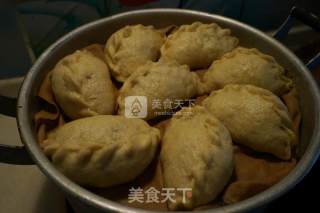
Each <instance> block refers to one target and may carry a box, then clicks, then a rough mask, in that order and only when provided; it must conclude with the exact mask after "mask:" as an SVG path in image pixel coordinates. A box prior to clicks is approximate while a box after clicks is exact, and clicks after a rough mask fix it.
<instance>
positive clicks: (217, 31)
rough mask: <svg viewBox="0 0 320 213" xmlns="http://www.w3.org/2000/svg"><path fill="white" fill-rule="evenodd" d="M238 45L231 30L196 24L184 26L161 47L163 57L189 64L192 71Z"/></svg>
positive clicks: (214, 25) (204, 66)
mask: <svg viewBox="0 0 320 213" xmlns="http://www.w3.org/2000/svg"><path fill="white" fill-rule="evenodd" d="M237 45H238V39H237V38H236V37H233V36H231V35H230V30H229V29H222V28H221V27H219V26H218V25H217V24H215V23H211V24H203V23H200V22H195V23H193V24H191V25H182V26H181V27H180V28H179V29H178V30H177V31H175V32H174V33H172V34H171V35H169V37H168V39H167V40H166V42H165V43H164V45H163V46H162V47H161V55H162V57H167V58H170V59H174V60H176V61H177V62H178V63H180V64H187V65H189V67H190V68H191V69H200V68H206V67H208V66H209V65H210V64H211V63H212V61H213V60H216V59H218V58H219V57H221V56H222V55H223V54H224V53H226V52H229V51H231V50H232V49H233V48H235V47H236V46H237Z"/></svg>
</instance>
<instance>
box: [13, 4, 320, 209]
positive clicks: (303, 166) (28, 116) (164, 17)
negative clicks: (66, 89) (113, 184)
mask: <svg viewBox="0 0 320 213" xmlns="http://www.w3.org/2000/svg"><path fill="white" fill-rule="evenodd" d="M193 21H202V22H216V23H218V24H219V25H221V26H222V27H227V28H230V29H231V30H232V32H233V34H234V35H236V36H237V37H239V39H240V44H241V45H243V46H246V47H256V48H259V49H260V50H261V51H263V52H266V53H268V54H271V55H273V56H274V57H275V58H276V59H277V60H278V61H279V63H280V64H281V65H282V66H284V67H285V68H286V69H287V70H289V71H290V73H291V74H292V75H293V76H294V81H295V83H296V85H297V89H298V91H299V96H300V100H301V101H300V104H301V110H302V117H303V122H302V127H301V128H302V129H301V131H302V134H301V146H300V147H299V151H300V153H301V159H300V161H299V163H298V164H297V166H296V168H295V169H294V170H293V171H291V172H290V174H289V175H288V176H287V177H286V178H284V179H283V180H282V181H281V182H279V183H278V184H276V185H274V186H273V187H271V188H269V189H268V190H266V191H264V192H262V193H260V194H258V195H256V196H253V197H251V198H249V199H247V200H244V201H242V202H239V203H236V204H233V205H228V206H225V207H222V208H216V209H211V210H205V211H204V212H243V211H249V210H253V209H256V208H258V207H261V206H263V205H265V204H267V203H269V202H270V201H272V200H274V199H276V198H277V197H279V196H281V195H282V194H283V193H285V192H287V191H288V190H289V189H290V188H292V187H293V186H294V185H295V184H297V183H298V182H299V181H300V180H301V179H302V178H303V177H304V176H305V175H306V174H307V173H308V171H309V170H310V168H311V167H312V165H313V164H314V162H315V160H316V159H317V157H318V155H319V151H320V128H319V119H320V116H319V100H320V97H319V90H318V87H317V84H316V82H315V81H314V79H313V78H312V76H311V74H310V73H309V70H308V69H307V68H306V67H305V65H304V64H303V63H302V62H301V61H300V60H299V59H298V58H297V57H296V56H295V55H294V54H293V53H292V52H290V51H289V50H288V49H287V48H286V47H284V46H283V45H282V44H280V43H279V42H278V41H276V40H275V39H273V38H271V37H269V36H267V35H266V34H264V33H263V32H261V31H259V30H256V29H254V28H251V27H249V26H247V25H245V24H242V23H240V22H237V21H235V20H231V19H228V18H224V17H221V16H215V15H210V14H206V13H201V12H195V11H188V10H178V9H152V10H141V11H134V12H128V13H123V14H119V15H116V16H111V17H108V18H105V19H101V20H98V21H96V22H93V23H90V24H87V25H84V26H82V27H80V28H78V29H76V30H74V31H72V32H70V33H69V34H67V35H66V36H64V37H62V38H61V39H59V40H58V41H57V42H56V43H54V44H53V45H51V46H50V47H49V48H48V49H47V50H46V51H45V52H44V53H43V54H42V55H41V56H40V57H39V59H38V60H37V61H36V62H35V64H34V65H33V67H32V68H31V69H30V71H29V73H28V74H27V76H26V78H25V80H24V82H23V85H22V87H21V90H20V94H19V98H18V109H17V112H18V120H17V121H18V126H19V131H20V135H21V139H22V141H23V143H24V144H25V146H26V148H27V149H28V151H29V153H30V155H31V156H32V158H33V160H34V161H35V162H36V163H37V164H38V166H39V167H40V169H41V170H42V171H43V172H44V173H45V174H46V175H47V176H48V177H49V178H50V179H52V180H53V181H54V182H55V183H56V184H57V185H58V186H59V187H60V188H61V189H63V190H64V191H65V192H66V193H67V194H68V196H69V197H71V199H72V201H73V203H74V202H76V203H77V202H79V203H78V204H77V205H78V206H81V208H82V209H83V210H85V212H88V211H89V210H90V212H105V211H118V212H137V211H139V212H147V211H143V210H140V209H135V208H129V207H126V206H123V205H120V204H118V203H115V202H112V201H110V200H107V199H104V198H103V197H99V196H98V195H95V194H93V193H91V192H90V191H88V190H86V189H84V188H82V187H81V186H79V185H77V184H75V183H73V182H72V181H70V180H69V179H67V178H66V177H65V176H64V175H62V174H61V173H60V172H59V171H58V170H56V169H55V168H54V166H53V165H52V164H51V163H50V161H49V160H48V159H47V158H46V156H45V155H44V154H43V152H42V151H41V149H40V147H39V146H38V144H37V141H36V136H35V129H34V125H33V120H32V117H33V113H34V112H35V110H36V109H37V102H36V99H35V95H36V93H37V91H38V89H39V86H40V83H41V81H42V80H43V78H44V76H45V74H46V73H47V72H48V71H49V70H50V69H51V68H52V67H53V66H54V64H55V63H56V62H57V61H58V60H59V59H60V58H62V57H63V56H65V55H66V54H69V53H71V52H73V51H75V50H76V49H79V48H82V47H84V46H86V45H88V44H91V43H95V42H100V43H104V42H105V41H106V39H107V38H108V36H109V35H110V34H111V33H112V32H114V31H116V30H117V29H119V28H121V27H123V26H125V25H128V24H138V23H140V24H145V25H147V24H152V25H154V26H156V27H164V26H167V25H171V24H176V25H180V24H186V23H191V22H193ZM88 209H89V210H88Z"/></svg>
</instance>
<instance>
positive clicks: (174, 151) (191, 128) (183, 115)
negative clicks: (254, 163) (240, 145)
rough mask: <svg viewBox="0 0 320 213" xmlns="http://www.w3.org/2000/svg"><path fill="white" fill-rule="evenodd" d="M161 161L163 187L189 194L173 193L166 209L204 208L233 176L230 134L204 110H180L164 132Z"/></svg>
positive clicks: (196, 108)
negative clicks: (188, 191)
mask: <svg viewBox="0 0 320 213" xmlns="http://www.w3.org/2000/svg"><path fill="white" fill-rule="evenodd" d="M160 159H161V164H162V169H163V178H164V187H166V188H175V189H177V188H178V189H179V188H180V189H184V188H189V189H191V190H192V192H191V194H192V196H190V194H189V196H188V194H186V195H183V192H181V191H180V192H176V193H175V201H176V202H170V203H169V205H168V206H169V209H171V210H177V209H193V208H194V207H197V206H199V205H202V204H207V203H208V202H210V201H212V200H214V199H215V198H216V197H217V196H218V195H219V194H220V192H221V191H222V190H223V188H224V187H225V186H226V184H227V183H228V181H229V179H230V177H231V174H232V170H233V147H232V141H231V136H230V133H229V131H228V130H227V129H226V127H224V126H223V124H222V123H221V122H220V121H219V120H218V119H216V118H215V117H214V116H213V115H212V114H210V113H209V112H208V111H207V110H205V108H203V107H201V106H196V107H194V108H183V109H182V110H181V111H179V112H177V113H176V114H175V115H174V116H173V118H172V119H171V121H170V123H169V126H168V127H167V128H166V129H165V133H164V136H163V139H162V148H161V154H160ZM184 199H185V200H184ZM183 201H185V202H183Z"/></svg>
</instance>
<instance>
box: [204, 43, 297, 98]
mask: <svg viewBox="0 0 320 213" xmlns="http://www.w3.org/2000/svg"><path fill="white" fill-rule="evenodd" d="M203 79H204V82H205V85H206V87H207V90H208V91H212V90H214V89H220V88H223V87H224V86H225V85H227V84H252V85H255V86H258V87H262V88H264V89H267V90H270V91H271V92H273V93H275V94H277V95H282V94H284V93H286V92H288V91H289V89H290V88H291V87H292V81H291V79H289V78H287V77H286V76H285V73H284V69H283V67H281V66H280V65H279V64H278V63H277V62H276V60H275V59H274V58H273V57H271V56H269V55H265V54H263V53H261V52H260V51H259V50H257V49H247V48H243V47H238V48H236V49H234V50H233V51H231V52H229V53H226V54H225V55H224V56H223V57H222V58H221V59H219V60H216V61H214V62H213V63H212V65H211V66H210V68H209V69H208V71H207V72H206V73H205V74H204V77H203Z"/></svg>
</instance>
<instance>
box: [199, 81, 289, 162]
mask: <svg viewBox="0 0 320 213" xmlns="http://www.w3.org/2000/svg"><path fill="white" fill-rule="evenodd" d="M203 105H204V106H205V107H206V108H207V109H208V110H209V111H210V112H211V113H212V114H213V115H215V116H216V117H217V118H218V119H219V120H220V121H221V122H222V123H223V124H224V125H225V126H226V127H227V128H228V130H229V131H230V133H231V136H232V139H233V141H234V142H236V143H240V144H243V145H246V146H248V147H250V148H252V149H254V150H256V151H259V152H266V153H271V154H273V155H275V156H276V157H278V158H281V159H284V160H288V159H290V158H291V148H292V146H293V144H294V142H295V134H294V131H293V124H292V120H291V119H290V116H289V114H288V110H287V107H286V106H285V105H284V104H283V103H282V101H281V100H280V98H278V97H277V96H276V95H274V94H273V93H272V92H270V91H268V90H266V89H262V88H259V87H256V86H252V85H239V84H229V85H227V86H225V87H224V88H223V89H221V90H216V91H213V92H212V93H211V94H210V96H209V97H208V98H206V99H205V100H204V101H203Z"/></svg>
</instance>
